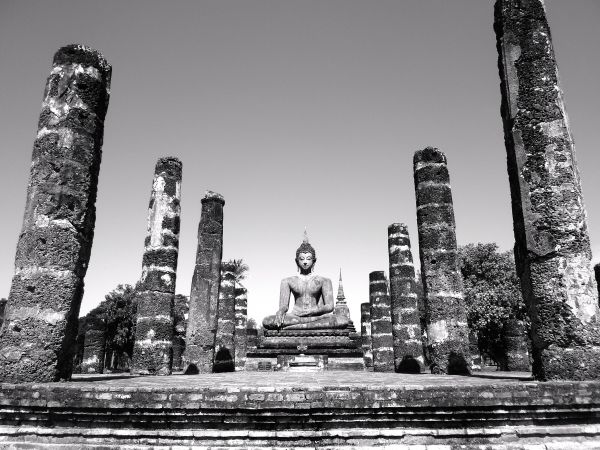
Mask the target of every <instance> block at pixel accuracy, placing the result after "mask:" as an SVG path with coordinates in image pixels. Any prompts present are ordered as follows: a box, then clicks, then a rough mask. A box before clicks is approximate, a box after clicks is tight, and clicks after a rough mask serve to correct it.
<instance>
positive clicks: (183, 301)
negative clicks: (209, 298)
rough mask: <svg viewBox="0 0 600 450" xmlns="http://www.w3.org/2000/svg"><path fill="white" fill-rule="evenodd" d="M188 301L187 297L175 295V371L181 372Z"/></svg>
mask: <svg viewBox="0 0 600 450" xmlns="http://www.w3.org/2000/svg"><path fill="white" fill-rule="evenodd" d="M188 309H189V306H188V299H187V297H186V296H185V295H181V294H177V295H175V301H174V308H173V321H174V322H173V370H174V371H175V370H181V369H182V366H183V352H184V350H185V330H186V328H187V319H186V315H187V314H188Z"/></svg>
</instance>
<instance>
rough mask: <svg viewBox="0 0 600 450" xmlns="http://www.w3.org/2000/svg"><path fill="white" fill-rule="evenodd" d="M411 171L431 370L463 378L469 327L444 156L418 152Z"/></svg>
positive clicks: (467, 359)
mask: <svg viewBox="0 0 600 450" xmlns="http://www.w3.org/2000/svg"><path fill="white" fill-rule="evenodd" d="M413 169H414V176H415V191H416V198H417V225H418V229H419V255H420V259H421V276H422V279H423V289H424V291H425V302H426V310H427V314H426V315H427V341H428V344H427V346H428V350H429V357H430V358H431V370H432V372H433V373H448V374H466V373H468V372H469V367H470V365H471V361H470V360H471V356H470V351H469V329H468V327H467V310H466V306H465V299H464V292H463V280H462V275H461V273H460V269H459V264H458V251H457V247H456V232H455V228H456V226H455V222H454V208H453V206H452V192H451V189H450V175H449V174H448V166H447V161H446V155H444V154H443V153H442V152H441V151H439V150H438V149H437V148H432V147H427V148H425V149H423V150H419V151H417V152H415V156H414V159H413Z"/></svg>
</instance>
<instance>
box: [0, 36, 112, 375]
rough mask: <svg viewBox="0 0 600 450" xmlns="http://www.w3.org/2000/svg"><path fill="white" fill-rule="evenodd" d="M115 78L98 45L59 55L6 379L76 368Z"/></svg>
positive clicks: (7, 337)
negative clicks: (79, 323) (106, 119)
mask: <svg viewBox="0 0 600 450" xmlns="http://www.w3.org/2000/svg"><path fill="white" fill-rule="evenodd" d="M110 77H111V67H110V65H109V64H108V63H107V62H106V60H105V59H104V57H103V56H102V55H101V54H100V53H99V52H97V51H96V50H92V49H90V48H88V47H84V46H82V45H69V46H66V47H62V48H61V49H59V50H58V51H57V52H56V54H55V55H54V61H53V65H52V71H51V72H50V76H49V77H48V80H47V82H46V90H45V92H44V100H43V103H42V112H41V114H40V118H39V121H38V133H37V138H36V140H35V143H34V146H33V156H32V163H31V172H30V176H29V185H28V188H27V201H26V204H25V214H24V217H23V228H22V230H21V234H20V236H19V241H18V244H17V254H16V258H15V275H14V277H13V280H12V285H11V289H10V294H9V298H8V303H7V306H6V311H5V321H4V324H3V327H2V330H1V331H0V381H9V382H27V381H39V382H44V381H58V380H60V379H69V378H70V376H71V372H72V369H73V367H72V363H73V351H74V349H75V339H76V335H77V318H78V315H79V306H80V304H81V298H82V295H83V279H84V276H85V273H86V271H87V267H88V262H89V258H90V251H91V248H92V239H93V236H94V223H95V220H96V209H95V203H96V191H97V186H98V173H99V170H100V159H101V147H102V136H103V133H104V117H105V115H106V110H107V108H108V99H109V92H110Z"/></svg>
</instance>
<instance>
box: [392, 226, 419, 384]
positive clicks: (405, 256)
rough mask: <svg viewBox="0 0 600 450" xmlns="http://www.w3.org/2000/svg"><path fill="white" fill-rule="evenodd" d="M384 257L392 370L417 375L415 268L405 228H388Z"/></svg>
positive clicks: (417, 322)
mask: <svg viewBox="0 0 600 450" xmlns="http://www.w3.org/2000/svg"><path fill="white" fill-rule="evenodd" d="M388 254H389V262H390V298H391V304H392V336H393V338H394V367H395V370H396V372H404V373H420V372H421V369H422V368H423V365H424V363H425V361H424V360H423V345H422V343H421V323H420V321H419V307H418V305H417V291H416V288H415V287H416V286H415V266H414V264H413V259H412V253H411V250H410V238H409V236H408V227H407V226H406V225H405V224H403V223H393V224H391V225H390V226H389V227H388Z"/></svg>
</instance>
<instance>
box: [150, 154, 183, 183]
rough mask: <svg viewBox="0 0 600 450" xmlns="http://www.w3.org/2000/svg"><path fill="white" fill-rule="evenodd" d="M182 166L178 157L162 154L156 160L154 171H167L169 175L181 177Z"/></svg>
mask: <svg viewBox="0 0 600 450" xmlns="http://www.w3.org/2000/svg"><path fill="white" fill-rule="evenodd" d="M182 168H183V164H182V163H181V160H180V159H179V158H176V157H175V156H162V157H160V158H158V161H156V167H155V169H154V173H157V174H158V173H160V172H169V173H170V174H171V175H173V176H178V177H179V178H181V170H182Z"/></svg>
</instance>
